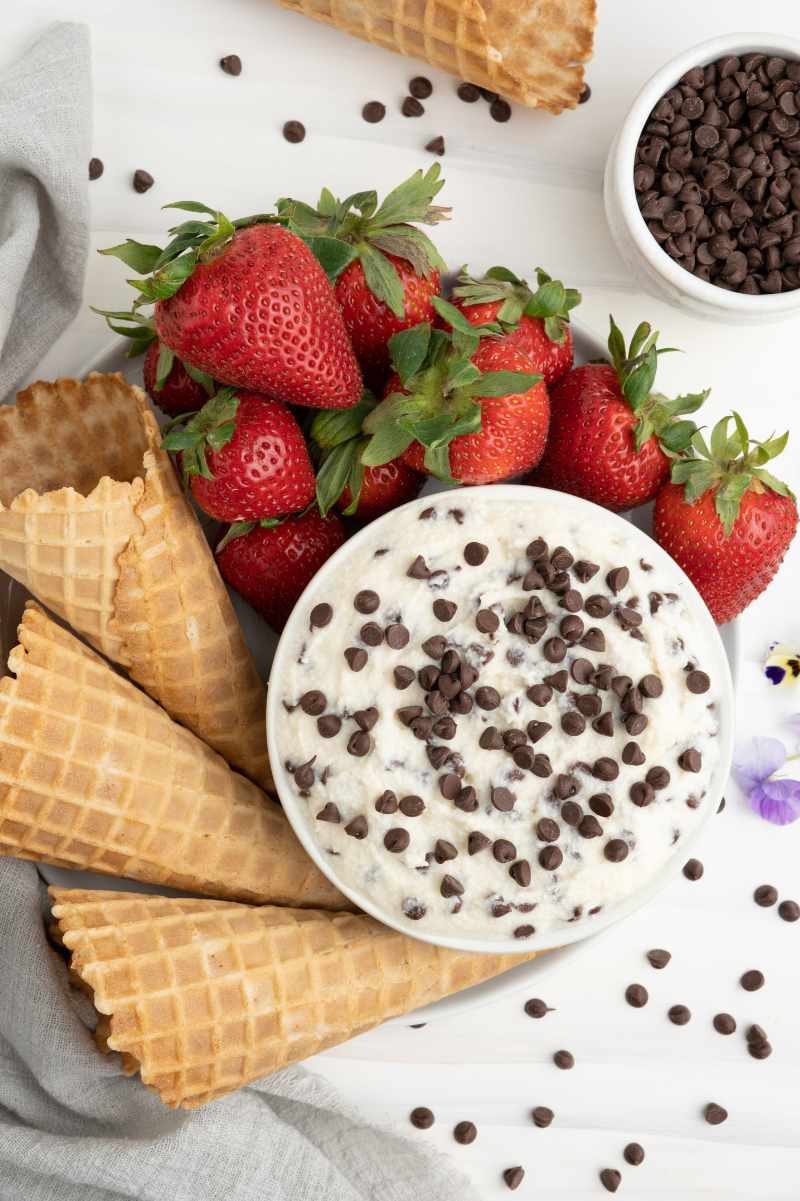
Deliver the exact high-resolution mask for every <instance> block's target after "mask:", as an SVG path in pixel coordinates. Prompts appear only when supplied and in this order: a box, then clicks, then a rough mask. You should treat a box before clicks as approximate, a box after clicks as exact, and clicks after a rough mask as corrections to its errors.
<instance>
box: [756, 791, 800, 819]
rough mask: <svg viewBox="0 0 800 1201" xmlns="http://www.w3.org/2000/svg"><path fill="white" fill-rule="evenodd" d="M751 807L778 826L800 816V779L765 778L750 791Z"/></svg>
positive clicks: (760, 815)
mask: <svg viewBox="0 0 800 1201" xmlns="http://www.w3.org/2000/svg"><path fill="white" fill-rule="evenodd" d="M750 807H751V809H753V810H754V811H755V812H756V813H757V814H758V815H759V817H763V818H764V819H765V820H766V821H768V822H772V823H773V825H776V826H788V825H789V823H790V822H794V821H797V819H798V818H799V817H800V780H765V781H764V783H763V784H756V786H755V787H754V788H753V790H752V791H751V792H750Z"/></svg>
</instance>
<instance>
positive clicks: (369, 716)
mask: <svg viewBox="0 0 800 1201" xmlns="http://www.w3.org/2000/svg"><path fill="white" fill-rule="evenodd" d="M378 717H379V713H378V710H377V709H376V708H375V706H374V705H370V707H369V708H368V709H357V710H356V712H355V713H354V714H353V721H354V722H355V723H356V725H357V726H358V728H359V730H371V729H372V728H373V727H374V726H375V723H376V722H377V720H378Z"/></svg>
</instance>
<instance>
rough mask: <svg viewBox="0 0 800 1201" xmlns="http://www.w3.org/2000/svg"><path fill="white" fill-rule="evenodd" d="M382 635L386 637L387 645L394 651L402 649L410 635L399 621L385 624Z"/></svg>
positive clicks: (406, 644)
mask: <svg viewBox="0 0 800 1201" xmlns="http://www.w3.org/2000/svg"><path fill="white" fill-rule="evenodd" d="M383 636H384V638H385V639H386V643H387V645H388V646H390V647H391V648H392V650H395V651H399V650H402V649H403V647H404V646H408V640H409V637H410V635H409V632H408V630H407V629H406V627H405V626H404V625H401V624H400V623H399V622H396V623H395V624H393V625H389V626H387V627H386V629H385V631H384V635H383Z"/></svg>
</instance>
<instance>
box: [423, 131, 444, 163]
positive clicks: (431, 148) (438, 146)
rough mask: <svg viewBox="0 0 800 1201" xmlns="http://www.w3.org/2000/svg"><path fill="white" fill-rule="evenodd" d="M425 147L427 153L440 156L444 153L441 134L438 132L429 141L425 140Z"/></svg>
mask: <svg viewBox="0 0 800 1201" xmlns="http://www.w3.org/2000/svg"><path fill="white" fill-rule="evenodd" d="M425 149H426V150H427V151H428V153H429V154H438V155H439V157H440V158H441V157H442V155H443V154H444V150H445V146H444V138H443V137H442V135H441V134H439V135H438V136H437V137H435V138H431V140H430V141H429V142H426V143H425Z"/></svg>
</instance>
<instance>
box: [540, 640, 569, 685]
mask: <svg viewBox="0 0 800 1201" xmlns="http://www.w3.org/2000/svg"><path fill="white" fill-rule="evenodd" d="M559 641H560V639H559ZM544 682H545V684H548V685H549V686H550V687H551V688H554V689H555V690H556V692H566V691H567V684H569V675H568V673H567V672H566V670H565V669H564V668H562V669H561V671H556V672H554V673H553V675H551V676H545V677H544Z"/></svg>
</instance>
